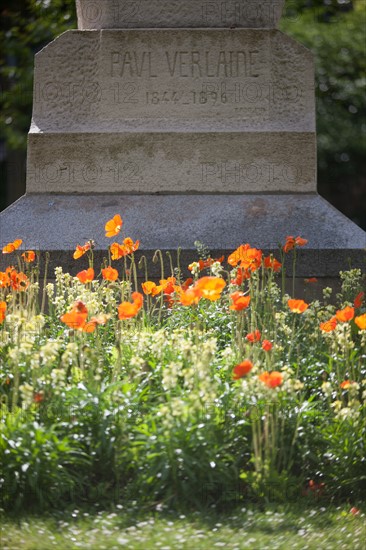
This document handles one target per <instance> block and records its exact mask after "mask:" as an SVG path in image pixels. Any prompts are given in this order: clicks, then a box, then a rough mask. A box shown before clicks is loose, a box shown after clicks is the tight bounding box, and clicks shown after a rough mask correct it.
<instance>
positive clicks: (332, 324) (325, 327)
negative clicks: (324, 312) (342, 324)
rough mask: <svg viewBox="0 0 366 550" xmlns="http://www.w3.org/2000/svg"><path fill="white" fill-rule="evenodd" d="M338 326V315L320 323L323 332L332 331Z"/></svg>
mask: <svg viewBox="0 0 366 550" xmlns="http://www.w3.org/2000/svg"><path fill="white" fill-rule="evenodd" d="M336 326H337V319H336V317H332V318H331V319H329V321H325V323H320V330H322V331H323V332H332V331H333V330H334V329H335V328H336Z"/></svg>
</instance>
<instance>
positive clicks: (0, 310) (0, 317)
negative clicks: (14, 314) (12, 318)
mask: <svg viewBox="0 0 366 550" xmlns="http://www.w3.org/2000/svg"><path fill="white" fill-rule="evenodd" d="M6 308H7V306H6V302H0V324H1V323H2V322H3V321H4V319H5V312H6Z"/></svg>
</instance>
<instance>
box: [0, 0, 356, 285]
mask: <svg viewBox="0 0 366 550" xmlns="http://www.w3.org/2000/svg"><path fill="white" fill-rule="evenodd" d="M76 4H77V13H78V27H79V30H75V31H68V32H65V33H64V34H62V35H61V36H59V37H58V38H57V39H56V40H54V41H53V42H52V43H50V44H49V45H48V46H46V47H45V48H44V49H43V50H42V51H41V52H40V53H38V54H37V55H36V61H35V75H34V76H35V78H34V105H33V118H32V125H31V129H30V132H29V143H28V160H27V193H26V195H25V196H24V197H22V198H21V199H20V200H19V201H17V202H16V203H15V204H14V205H12V206H10V207H9V208H8V209H7V210H5V211H4V212H3V213H2V214H1V216H0V241H1V242H0V244H6V243H7V242H10V241H12V240H14V239H15V238H19V237H20V238H22V239H23V240H24V241H25V243H26V247H27V248H28V249H29V248H34V249H37V250H40V251H42V252H44V251H49V252H50V253H51V257H52V258H54V263H55V265H63V266H64V267H65V269H72V270H73V271H75V269H77V268H79V267H80V265H81V264H78V265H77V267H75V264H74V261H73V260H72V253H71V251H72V250H73V249H74V248H75V246H76V244H78V243H79V244H83V243H84V242H85V241H87V240H89V239H94V240H95V242H96V253H97V254H98V253H99V254H100V255H101V257H102V255H103V253H104V255H105V252H104V251H105V250H106V248H107V246H108V244H110V241H109V240H107V239H105V237H104V233H103V227H104V223H105V222H106V221H107V220H108V219H110V218H111V217H112V216H113V215H114V214H116V213H120V214H121V215H122V217H123V219H124V222H125V227H126V231H127V232H128V235H129V236H131V237H132V238H133V239H140V241H141V249H142V251H143V252H144V253H145V254H147V255H148V256H149V255H151V254H153V252H154V251H155V250H156V249H157V248H160V249H161V250H163V251H164V250H166V251H168V250H169V251H176V249H177V248H178V247H179V246H180V247H181V248H182V254H183V257H184V260H185V261H187V262H188V261H191V260H192V258H195V257H196V256H195V249H194V241H196V240H200V241H201V242H203V243H205V244H206V245H207V246H208V247H209V248H210V249H211V251H212V255H213V256H216V255H221V254H222V253H224V254H225V253H228V252H231V251H233V250H234V249H235V248H236V247H237V246H238V245H239V244H241V243H246V242H249V243H250V244H251V245H252V246H258V247H261V248H262V249H264V250H273V249H275V248H276V247H277V246H278V244H279V243H283V242H284V240H285V238H286V236H287V235H295V236H297V235H301V236H302V237H305V238H307V239H308V241H309V245H308V247H307V248H306V249H304V250H302V254H301V259H300V263H299V265H298V275H299V276H300V277H307V276H317V277H329V278H333V277H336V276H337V275H338V272H339V270H340V269H346V268H348V267H349V259H351V264H352V265H353V266H354V267H356V266H359V265H361V264H362V262H363V260H362V259H361V254H360V251H362V250H363V249H365V248H366V234H365V233H364V232H363V231H362V230H361V229H359V228H358V227H357V226H356V225H355V224H353V223H352V222H350V221H349V220H348V219H347V218H345V217H344V216H343V215H342V214H340V213H339V212H338V211H337V210H335V209H334V208H333V207H331V206H330V205H329V204H328V203H327V202H326V201H325V200H324V199H322V198H321V197H320V196H319V195H318V194H317V183H316V126H315V97H314V68H313V58H312V54H311V53H310V52H309V51H308V50H307V49H306V48H304V47H303V46H301V45H300V44H298V43H297V42H295V41H294V40H293V39H291V38H289V37H288V36H286V35H284V34H283V33H281V32H280V31H279V30H277V29H276V26H277V23H278V21H279V19H280V16H281V13H282V9H283V4H284V0H278V1H277V0H273V1H260V0H253V1H247V0H236V1H230V0H228V1H225V2H222V1H211V2H207V1H201V0H141V1H134V2H126V1H124V0H76Z"/></svg>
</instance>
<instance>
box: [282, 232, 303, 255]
mask: <svg viewBox="0 0 366 550" xmlns="http://www.w3.org/2000/svg"><path fill="white" fill-rule="evenodd" d="M306 244H308V241H307V240H306V239H303V238H302V237H296V239H295V237H292V236H289V237H286V242H285V245H284V246H283V251H284V252H286V253H287V252H290V250H293V249H294V248H295V247H296V246H305V245H306Z"/></svg>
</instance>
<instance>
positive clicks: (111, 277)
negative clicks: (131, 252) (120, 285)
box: [102, 266, 118, 281]
mask: <svg viewBox="0 0 366 550" xmlns="http://www.w3.org/2000/svg"><path fill="white" fill-rule="evenodd" d="M102 277H103V279H104V280H105V281H117V279H118V271H117V269H114V268H113V267H111V266H108V267H106V268H105V269H102Z"/></svg>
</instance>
